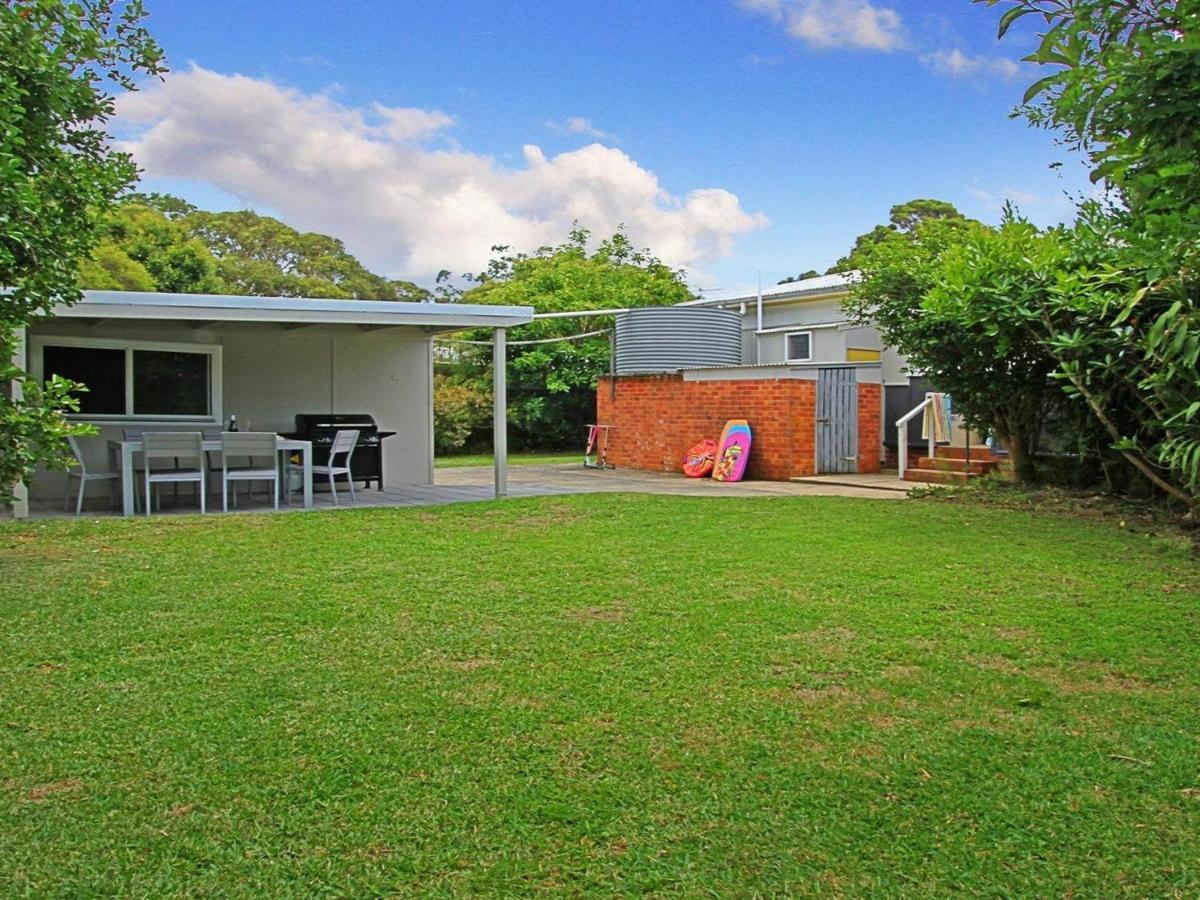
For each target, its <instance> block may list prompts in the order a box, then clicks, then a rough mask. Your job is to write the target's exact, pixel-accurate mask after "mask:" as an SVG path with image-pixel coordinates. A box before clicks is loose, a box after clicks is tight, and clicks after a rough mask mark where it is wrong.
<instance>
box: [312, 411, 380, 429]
mask: <svg viewBox="0 0 1200 900" xmlns="http://www.w3.org/2000/svg"><path fill="white" fill-rule="evenodd" d="M378 427H379V426H377V425H376V424H375V417H374V416H372V415H371V414H370V413H296V432H297V433H301V434H311V433H313V432H320V431H337V430H338V429H341V428H357V429H358V430H359V431H376V430H378Z"/></svg>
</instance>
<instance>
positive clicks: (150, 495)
mask: <svg viewBox="0 0 1200 900" xmlns="http://www.w3.org/2000/svg"><path fill="white" fill-rule="evenodd" d="M153 505H154V485H152V484H151V483H150V468H149V467H147V468H146V515H147V516H148V515H150V507H151V506H153Z"/></svg>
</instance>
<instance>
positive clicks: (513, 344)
mask: <svg viewBox="0 0 1200 900" xmlns="http://www.w3.org/2000/svg"><path fill="white" fill-rule="evenodd" d="M611 332H612V329H611V328H602V329H600V330H599V331H585V332H583V333H582V334H570V335H567V336H566V337H552V338H539V339H538V340H535V341H509V342H508V346H510V347H529V346H532V345H533V344H554V343H557V342H559V341H578V340H581V339H583V338H589V337H598V336H599V335H602V334H609V333H611ZM434 340H435V341H437V342H439V343H442V344H472V345H474V346H476V347H490V346H492V342H491V341H464V340H461V339H459V338H440V337H439V338H434Z"/></svg>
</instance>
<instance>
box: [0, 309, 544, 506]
mask: <svg viewBox="0 0 1200 900" xmlns="http://www.w3.org/2000/svg"><path fill="white" fill-rule="evenodd" d="M532 316H533V310H532V309H530V308H528V307H508V306H483V305H467V304H441V303H401V302H392V301H356V300H320V299H295V298H281V297H241V296H217V295H203V294H156V293H133V292H122V291H86V292H85V293H84V297H83V299H82V301H81V302H79V303H76V304H74V305H70V306H68V305H62V306H59V307H58V308H56V309H55V310H54V315H53V316H52V317H46V318H44V319H41V320H39V321H37V322H36V323H35V324H33V325H32V326H30V327H29V328H28V329H26V334H25V336H24V342H23V346H22V347H21V348H20V349H19V351H18V356H17V359H16V360H15V362H16V363H17V365H19V366H21V367H23V368H25V369H26V370H27V371H29V372H30V373H32V375H34V376H35V377H36V378H45V377H48V376H49V375H51V374H60V375H63V376H66V377H70V378H73V379H75V380H77V381H82V382H84V383H85V384H87V385H88V388H89V389H88V391H87V392H86V393H83V394H81V395H80V401H81V411H80V413H79V414H78V415H77V416H75V418H78V419H81V420H84V421H88V422H91V423H93V424H95V425H96V426H97V428H98V429H99V432H100V437H101V438H102V440H88V441H85V442H84V443H85V445H86V448H87V449H86V452H87V454H88V463H89V465H93V466H96V467H101V468H103V467H106V466H111V462H109V461H106V459H105V456H106V453H107V452H108V445H107V440H112V439H118V438H120V437H121V436H122V433H123V432H124V431H125V430H126V429H130V428H133V429H139V430H153V429H158V430H174V431H178V430H197V431H201V430H220V429H221V428H222V427H223V426H224V425H225V424H226V423H227V422H228V421H229V418H230V417H231V416H234V415H236V416H237V419H238V421H239V422H240V423H242V427H243V428H246V426H247V424H249V426H250V427H252V428H253V429H254V430H259V431H276V432H289V431H292V430H293V429H294V428H295V416H296V415H297V414H298V413H320V414H328V413H365V414H368V415H370V416H372V417H374V419H375V421H376V422H377V424H378V426H379V427H380V428H381V429H386V430H388V431H394V432H396V434H395V436H394V437H392V438H389V439H388V441H387V442H386V449H385V452H384V454H383V461H382V465H383V472H382V477H383V479H384V481H385V482H386V483H387V484H389V485H427V484H431V483H432V482H433V462H434V460H433V338H434V336H435V335H438V334H444V333H447V332H452V331H458V330H461V329H464V328H487V329H490V330H491V331H492V333H493V336H494V339H495V342H496V345H497V349H498V353H497V358H498V359H499V360H503V358H504V346H505V330H506V329H508V328H510V327H512V326H514V325H521V324H524V323H527V322H529V321H531V319H532ZM497 394H498V397H499V399H500V401H501V402H499V403H497V406H496V416H497V419H496V426H497V427H496V435H497V447H496V450H497V454H496V456H497V464H496V492H497V495H500V494H503V493H504V490H505V469H504V465H505V461H504V457H505V449H506V447H505V444H504V431H505V429H504V425H505V423H504V404H503V402H502V401H503V397H504V371H503V366H502V365H501V366H499V367H497ZM105 439H107V440H105ZM63 488H64V479H63V478H62V476H61V475H58V474H57V473H51V474H49V475H45V474H39V476H38V477H35V478H34V479H33V481H32V483H31V485H30V486H29V490H30V493H31V496H32V497H33V498H34V499H53V498H61V497H62V496H63V494H62V492H63Z"/></svg>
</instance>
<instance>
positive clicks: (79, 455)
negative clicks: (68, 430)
mask: <svg viewBox="0 0 1200 900" xmlns="http://www.w3.org/2000/svg"><path fill="white" fill-rule="evenodd" d="M67 446H69V447H70V448H71V453H72V455H73V456H74V457H75V464H76V465H77V466H79V474H80V475H86V474H87V473H88V470H87V463H85V462H84V461H83V451H82V450H80V449H79V438H77V437H75V435H73V434H69V435H67Z"/></svg>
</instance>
